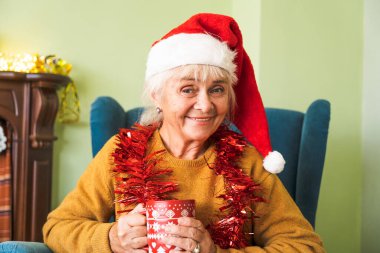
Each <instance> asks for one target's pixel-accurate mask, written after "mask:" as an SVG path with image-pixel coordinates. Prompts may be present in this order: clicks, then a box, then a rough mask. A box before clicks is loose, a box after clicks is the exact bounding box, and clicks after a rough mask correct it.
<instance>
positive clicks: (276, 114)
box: [90, 97, 330, 226]
mask: <svg viewBox="0 0 380 253" xmlns="http://www.w3.org/2000/svg"><path fill="white" fill-rule="evenodd" d="M265 110H266V114H267V117H268V122H269V131H270V136H271V141H272V146H273V149H274V150H277V151H279V152H280V153H282V155H283V156H284V158H285V160H286V165H285V169H284V171H283V172H281V173H280V174H279V177H280V179H281V181H282V182H283V184H284V185H285V187H286V188H287V190H288V191H289V193H290V195H291V196H292V197H293V199H294V200H295V202H296V203H297V205H298V206H299V208H300V209H301V211H302V213H303V215H304V216H305V217H306V219H307V220H308V221H309V222H310V223H311V224H312V225H313V226H314V224H315V214H316V210H317V204H318V196H319V188H320V183H321V177H322V171H323V165H324V160H325V153H326V144H327V134H328V128H329V121H330V103H329V102H328V101H326V100H316V101H314V102H313V103H312V104H311V105H310V106H309V108H308V109H307V111H306V112H305V113H302V112H297V111H292V110H284V109H276V108H266V109H265ZM142 111H143V108H142V107H138V108H134V109H132V110H129V111H125V110H124V109H123V108H122V106H121V105H120V104H119V103H118V102H117V101H116V100H114V99H113V98H111V97H98V98H97V99H96V100H95V101H94V102H93V103H92V105H91V112H90V125H91V140H92V153H93V155H94V156H95V155H96V154H97V153H98V151H99V150H100V149H101V148H102V147H103V145H104V144H105V143H106V141H107V140H108V139H109V138H111V137H112V136H113V135H115V134H116V133H118V131H119V129H120V128H125V127H131V126H132V125H133V124H134V123H135V122H136V121H137V120H138V118H139V117H140V115H141V113H142Z"/></svg>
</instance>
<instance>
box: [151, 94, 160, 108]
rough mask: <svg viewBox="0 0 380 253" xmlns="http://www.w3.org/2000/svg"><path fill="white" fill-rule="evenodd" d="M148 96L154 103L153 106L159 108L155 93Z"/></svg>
mask: <svg viewBox="0 0 380 253" xmlns="http://www.w3.org/2000/svg"><path fill="white" fill-rule="evenodd" d="M150 96H151V98H152V101H153V102H154V105H155V106H156V107H159V106H160V103H159V99H158V97H159V96H158V95H157V93H155V92H152V93H151V94H150Z"/></svg>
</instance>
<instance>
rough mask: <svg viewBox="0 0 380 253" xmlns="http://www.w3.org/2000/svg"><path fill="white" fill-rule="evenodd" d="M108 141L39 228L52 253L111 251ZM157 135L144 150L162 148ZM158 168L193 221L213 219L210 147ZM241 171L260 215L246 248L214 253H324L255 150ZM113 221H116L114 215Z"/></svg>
mask: <svg viewBox="0 0 380 253" xmlns="http://www.w3.org/2000/svg"><path fill="white" fill-rule="evenodd" d="M115 143H116V139H115V138H112V139H111V140H109V141H108V142H107V144H106V145H105V146H104V147H103V149H102V150H101V151H100V152H99V153H98V155H97V156H96V157H95V158H94V159H93V161H92V162H91V163H90V165H89V166H88V168H87V170H86V171H85V172H84V174H83V175H82V176H81V178H80V179H79V182H78V184H77V186H76V188H75V189H74V190H73V191H72V192H71V193H69V194H68V195H67V196H66V198H65V199H64V200H63V202H62V203H61V204H60V206H59V207H58V208H57V209H55V210H54V211H52V212H51V213H50V214H49V216H48V218H47V222H46V223H45V225H44V227H43V234H44V241H45V243H46V244H47V245H48V246H49V247H50V248H51V249H52V250H53V251H54V252H70V253H72V252H99V253H105V252H111V249H110V246H109V241H108V232H109V230H110V228H111V226H112V223H109V222H108V220H109V218H110V217H111V216H112V215H114V214H115V209H116V210H119V209H120V207H119V206H118V205H117V204H116V206H115V204H114V199H115V196H114V192H113V189H114V178H113V173H112V168H113V160H112V158H111V157H110V154H111V153H112V152H113V151H114V149H115V147H116V146H115ZM164 148H165V147H164V145H163V143H162V141H161V138H160V135H159V133H158V131H156V132H155V133H154V135H153V137H152V138H151V140H150V142H149V147H148V151H149V152H154V151H157V150H162V149H164ZM162 156H163V158H164V160H163V161H162V162H160V166H162V167H165V166H166V167H170V168H172V169H173V176H174V178H175V179H176V180H177V181H176V182H177V183H179V187H180V191H179V192H176V193H174V194H173V197H175V198H177V199H195V200H196V216H197V219H199V220H201V221H202V222H203V224H204V225H207V224H208V221H209V220H210V218H211V217H214V215H215V214H217V213H218V212H219V211H218V208H219V207H220V206H221V205H222V204H223V202H222V200H220V199H217V198H215V196H216V195H219V194H221V193H222V192H223V191H224V181H223V178H222V176H215V175H214V172H213V170H211V169H210V168H209V167H208V166H207V163H206V160H207V162H208V163H209V164H210V163H213V162H214V161H215V158H216V155H215V153H214V146H211V147H210V148H209V149H208V150H207V151H206V152H205V154H204V156H202V157H200V158H198V159H196V160H181V159H177V158H175V157H173V156H172V155H171V154H170V153H169V152H166V153H164V154H163V155H162ZM240 163H241V168H242V169H243V170H244V171H245V172H246V173H247V174H248V175H251V177H252V178H253V180H254V181H255V182H257V183H260V184H261V186H262V188H263V191H262V194H263V197H264V198H265V199H266V200H267V202H266V203H259V204H256V206H255V207H254V210H255V211H256V213H257V214H258V215H259V216H260V218H258V219H256V220H255V222H254V224H253V232H254V237H253V240H252V242H251V243H252V245H255V246H249V247H246V248H244V249H240V250H237V249H220V248H219V247H218V249H217V252H218V253H222V252H230V253H236V252H247V253H258V252H268V253H269V252H282V253H286V252H292V253H293V252H300V253H308V252H325V250H324V249H323V246H322V242H321V240H320V238H319V236H318V235H317V234H316V233H315V232H314V231H313V228H312V227H311V225H310V224H309V223H308V222H307V221H306V219H305V218H304V217H303V216H302V214H301V212H300V210H299V209H298V207H297V206H296V204H295V203H294V201H293V200H292V198H291V197H290V196H289V194H288V193H287V191H286V189H285V188H284V186H283V185H282V183H281V182H280V180H279V178H278V177H277V176H276V175H273V174H270V173H268V172H266V171H265V170H264V169H263V168H262V159H261V157H260V155H259V154H258V153H257V151H256V150H255V149H254V148H252V147H248V148H246V150H245V151H244V155H243V157H242V159H241V162H240ZM116 219H118V216H116Z"/></svg>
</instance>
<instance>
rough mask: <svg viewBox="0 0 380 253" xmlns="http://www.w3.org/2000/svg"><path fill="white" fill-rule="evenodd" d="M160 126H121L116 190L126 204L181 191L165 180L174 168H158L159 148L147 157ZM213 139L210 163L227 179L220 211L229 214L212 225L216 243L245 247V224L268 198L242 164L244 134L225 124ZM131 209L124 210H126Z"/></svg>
mask: <svg viewBox="0 0 380 253" xmlns="http://www.w3.org/2000/svg"><path fill="white" fill-rule="evenodd" d="M156 129H157V126H148V127H146V126H141V125H138V124H136V125H135V126H134V129H133V130H130V129H121V130H120V132H119V135H118V139H119V143H118V144H117V146H118V148H116V149H115V151H114V153H113V154H112V156H113V157H114V161H115V164H116V166H115V168H114V172H116V173H117V176H116V188H115V193H116V194H117V195H118V198H117V201H118V202H119V203H123V204H124V205H126V206H130V205H132V204H138V203H146V202H147V201H148V200H150V199H155V200H163V199H170V195H169V193H172V192H174V191H177V190H178V185H177V184H175V183H173V182H164V181H162V176H163V175H170V174H171V172H172V170H171V169H169V168H166V169H159V170H158V169H156V168H155V165H156V164H157V163H158V162H160V159H156V158H155V157H156V155H157V154H160V153H162V152H165V151H164V150H163V151H158V152H155V153H152V154H149V155H148V156H146V148H147V143H148V141H149V138H150V137H151V136H152V134H153V132H154V131H155V130H156ZM212 138H213V139H214V140H215V142H216V154H217V159H216V162H215V164H213V165H210V164H209V168H210V169H213V170H214V172H215V174H216V175H222V176H223V177H224V180H225V193H224V194H221V195H219V196H217V197H218V198H221V199H223V200H224V201H225V203H226V204H225V205H223V206H222V207H221V208H220V211H221V212H223V213H227V215H225V216H224V217H222V218H221V219H220V220H219V221H217V222H215V223H213V224H211V225H209V226H208V230H209V232H210V235H211V237H212V239H213V241H214V243H215V244H217V245H219V246H220V247H221V248H243V247H246V246H247V245H248V243H247V240H246V236H245V234H244V231H243V225H244V223H245V222H246V221H248V220H249V219H253V218H254V217H255V216H254V212H253V210H252V209H251V205H252V204H253V203H254V202H262V201H264V200H263V199H262V198H261V197H258V196H256V195H255V192H256V191H257V190H260V187H259V185H258V184H256V183H254V182H253V181H252V179H251V178H250V177H249V176H248V175H246V174H245V173H244V172H243V170H242V169H241V168H239V166H238V161H239V159H240V157H241V155H242V153H243V151H244V147H246V146H247V142H246V140H245V139H244V137H243V136H241V135H240V134H237V133H235V132H233V131H230V130H229V129H228V128H227V127H226V126H221V127H220V128H219V129H218V130H217V131H216V132H215V134H214V135H213V136H212ZM126 211H130V209H129V210H122V211H120V212H126Z"/></svg>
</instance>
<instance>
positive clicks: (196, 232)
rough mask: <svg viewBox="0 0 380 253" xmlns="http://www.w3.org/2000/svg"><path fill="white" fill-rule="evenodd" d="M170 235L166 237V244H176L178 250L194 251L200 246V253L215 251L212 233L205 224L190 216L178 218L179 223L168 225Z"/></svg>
mask: <svg viewBox="0 0 380 253" xmlns="http://www.w3.org/2000/svg"><path fill="white" fill-rule="evenodd" d="M165 231H166V233H168V234H170V235H171V236H169V237H164V238H163V239H162V241H163V242H164V243H165V244H168V245H173V246H176V247H177V248H176V250H174V251H172V252H176V251H180V252H183V251H185V252H194V249H195V248H196V247H197V246H198V243H199V249H200V251H199V252H200V253H215V252H216V247H215V244H214V242H213V241H212V239H211V236H210V234H209V233H208V231H207V230H206V229H205V227H204V226H203V224H202V222H201V221H199V220H197V219H194V218H188V217H182V218H179V219H178V225H168V226H166V229H165Z"/></svg>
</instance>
